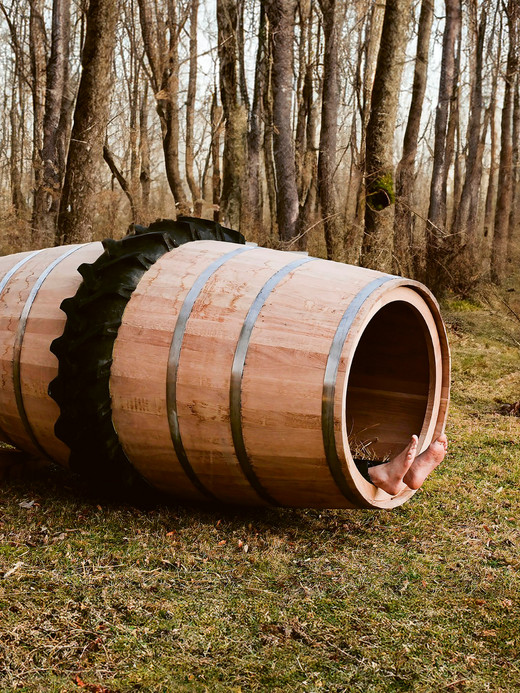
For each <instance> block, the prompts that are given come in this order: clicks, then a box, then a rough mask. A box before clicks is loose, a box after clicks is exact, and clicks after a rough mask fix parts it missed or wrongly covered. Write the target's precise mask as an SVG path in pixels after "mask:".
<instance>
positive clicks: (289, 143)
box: [264, 0, 299, 241]
mask: <svg viewBox="0 0 520 693" xmlns="http://www.w3.org/2000/svg"><path fill="white" fill-rule="evenodd" d="M264 6H265V9H266V12H267V17H268V19H269V24H270V27H271V29H270V31H271V44H272V51H273V65H272V85H273V142H274V162H275V167H276V187H277V221H278V233H279V236H280V239H281V240H282V241H290V240H291V239H293V238H294V237H295V236H296V235H297V233H298V227H297V224H298V214H299V207H298V190H297V188H296V165H295V160H294V141H293V134H292V92H293V89H292V79H293V61H294V48H293V45H294V19H295V12H296V0H264Z"/></svg>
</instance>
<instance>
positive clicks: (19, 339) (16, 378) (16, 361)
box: [13, 245, 84, 459]
mask: <svg viewBox="0 0 520 693" xmlns="http://www.w3.org/2000/svg"><path fill="white" fill-rule="evenodd" d="M83 247H84V246H83V245H77V246H73V247H72V248H68V249H67V250H66V252H64V253H63V254H62V255H60V256H59V257H57V258H56V259H55V260H53V262H51V264H50V265H48V266H47V267H46V268H45V269H44V271H43V272H42V273H41V274H40V276H39V277H38V279H37V280H36V282H35V283H34V285H33V287H32V289H31V292H30V293H29V296H28V297H27V300H26V301H25V304H24V307H23V309H22V313H21V315H20V320H19V321H18V327H17V330H16V335H15V341H14V348H13V386H14V396H15V400H16V406H17V408H18V415H19V416H20V419H21V421H22V423H23V426H24V428H25V431H26V433H27V435H28V436H29V438H30V439H31V442H32V443H33V445H34V446H35V447H36V448H37V449H38V450H39V452H41V453H42V455H44V456H45V457H46V458H47V459H51V457H50V456H49V454H48V453H47V451H46V450H45V449H44V448H43V447H42V445H41V444H40V442H39V441H38V439H37V438H36V436H35V434H34V431H33V429H32V427H31V424H30V423H29V419H28V418H27V413H26V411H25V406H24V403H23V395H22V382H21V379H20V357H21V354H22V344H23V339H24V336H25V329H26V327H27V319H28V317H29V313H30V311H31V308H32V305H33V303H34V299H35V298H36V296H37V294H38V291H39V290H40V289H41V287H42V284H43V282H44V281H45V280H46V279H47V277H48V276H49V274H50V273H51V272H52V270H53V269H54V268H55V267H56V265H59V263H60V262H61V261H62V260H65V258H67V257H69V255H72V253H75V252H76V250H79V249H80V248H83Z"/></svg>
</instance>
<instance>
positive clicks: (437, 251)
mask: <svg viewBox="0 0 520 693" xmlns="http://www.w3.org/2000/svg"><path fill="white" fill-rule="evenodd" d="M445 8H446V22H445V26H444V36H443V44H442V60H441V76H440V82H439V97H438V103H437V110H436V114H435V144H434V151H433V170H432V178H431V185H430V205H429V209H428V224H427V228H426V232H427V235H426V262H427V270H426V274H427V277H428V279H429V281H430V283H431V285H432V286H434V288H439V284H440V282H441V281H442V278H441V275H442V272H443V259H444V258H443V250H444V247H443V246H444V243H443V239H444V237H445V235H446V229H445V226H446V181H447V178H448V173H447V172H448V167H449V162H448V160H447V157H446V145H447V130H448V120H449V114H450V105H451V100H452V98H453V93H454V87H455V70H456V55H455V43H456V40H457V36H458V35H459V30H460V22H461V9H460V0H445Z"/></svg>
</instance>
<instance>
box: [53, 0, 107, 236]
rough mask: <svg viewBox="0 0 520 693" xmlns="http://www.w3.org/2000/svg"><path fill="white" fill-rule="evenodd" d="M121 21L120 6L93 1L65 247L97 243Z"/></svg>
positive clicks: (65, 211)
mask: <svg viewBox="0 0 520 693" xmlns="http://www.w3.org/2000/svg"><path fill="white" fill-rule="evenodd" d="M117 16H118V11H117V4H116V3H114V2H113V1H112V0H91V2H90V5H89V8H88V12H87V27H86V33H85V45H84V47H83V53H82V58H81V65H82V70H81V80H80V84H79V91H78V98H77V102H76V108H75V111H74V125H73V128H72V135H71V142H70V148H69V155H68V159H67V170H66V173H65V182H64V185H63V194H62V197H61V204H60V214H59V221H58V232H59V236H60V242H61V243H85V242H88V241H91V240H92V222H93V218H94V199H95V194H96V191H97V188H98V175H99V166H100V163H101V160H102V156H103V144H104V141H105V133H106V125H107V120H108V108H109V103H110V93H111V88H112V56H113V53H114V47H115V41H116V21H117Z"/></svg>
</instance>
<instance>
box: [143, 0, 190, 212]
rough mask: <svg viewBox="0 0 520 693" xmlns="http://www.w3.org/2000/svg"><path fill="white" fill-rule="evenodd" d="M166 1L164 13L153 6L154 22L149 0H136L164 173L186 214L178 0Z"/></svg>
mask: <svg viewBox="0 0 520 693" xmlns="http://www.w3.org/2000/svg"><path fill="white" fill-rule="evenodd" d="M166 5H167V16H166V17H163V16H162V15H161V13H160V12H159V10H158V8H157V6H156V7H155V10H156V18H155V22H154V19H153V16H152V6H151V2H150V0H139V18H140V22H141V31H142V35H143V43H144V48H145V52H146V57H147V59H148V64H149V65H150V78H151V84H152V88H153V90H154V93H155V99H156V103H157V114H158V115H159V120H160V123H161V131H162V139H163V152H164V164H165V168H166V177H167V179H168V185H169V186H170V190H171V191H172V195H173V198H174V200H175V205H176V208H177V211H178V212H179V213H180V214H187V213H188V212H189V204H188V199H187V197H186V193H185V192H184V186H183V184H182V179H181V174H180V169H179V104H178V97H179V50H178V49H179V33H180V31H181V29H182V22H179V21H178V17H177V0H167V2H166ZM167 34H168V36H167Z"/></svg>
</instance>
